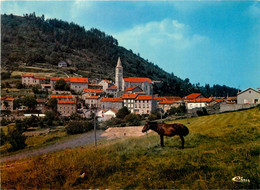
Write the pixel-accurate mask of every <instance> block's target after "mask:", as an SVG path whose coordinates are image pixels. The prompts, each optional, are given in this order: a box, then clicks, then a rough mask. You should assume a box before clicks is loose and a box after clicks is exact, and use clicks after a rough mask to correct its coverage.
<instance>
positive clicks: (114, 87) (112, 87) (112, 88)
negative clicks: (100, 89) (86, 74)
mask: <svg viewBox="0 0 260 190" xmlns="http://www.w3.org/2000/svg"><path fill="white" fill-rule="evenodd" d="M107 90H117V86H110V87H109V88H107Z"/></svg>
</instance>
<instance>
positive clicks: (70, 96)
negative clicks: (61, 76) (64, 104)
mask: <svg viewBox="0 0 260 190" xmlns="http://www.w3.org/2000/svg"><path fill="white" fill-rule="evenodd" d="M50 98H55V99H57V100H58V101H59V100H63V101H66V100H68V101H72V100H74V97H73V95H55V94H52V95H50Z"/></svg>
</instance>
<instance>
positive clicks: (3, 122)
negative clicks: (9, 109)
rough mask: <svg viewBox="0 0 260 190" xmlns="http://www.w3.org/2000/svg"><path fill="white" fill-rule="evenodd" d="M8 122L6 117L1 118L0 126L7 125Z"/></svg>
mask: <svg viewBox="0 0 260 190" xmlns="http://www.w3.org/2000/svg"><path fill="white" fill-rule="evenodd" d="M8 124H9V122H8V121H7V119H5V118H3V119H2V120H1V126H6V125H8Z"/></svg>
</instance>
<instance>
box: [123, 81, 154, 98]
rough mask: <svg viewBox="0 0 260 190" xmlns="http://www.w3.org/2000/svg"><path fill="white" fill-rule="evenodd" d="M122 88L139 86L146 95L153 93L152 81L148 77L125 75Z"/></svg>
mask: <svg viewBox="0 0 260 190" xmlns="http://www.w3.org/2000/svg"><path fill="white" fill-rule="evenodd" d="M123 84H124V89H127V88H129V87H134V86H139V87H140V88H141V89H142V91H144V92H145V93H146V94H147V95H152V94H153V85H152V81H151V79H149V78H140V77H127V78H124V79H123Z"/></svg>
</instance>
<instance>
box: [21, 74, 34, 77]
mask: <svg viewBox="0 0 260 190" xmlns="http://www.w3.org/2000/svg"><path fill="white" fill-rule="evenodd" d="M22 77H33V75H32V74H23V75H22Z"/></svg>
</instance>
